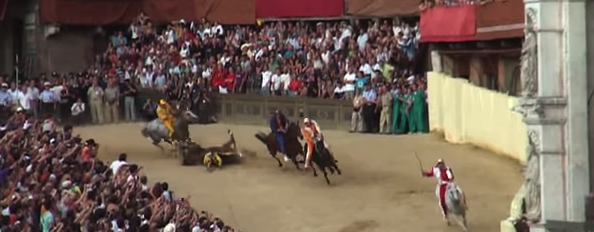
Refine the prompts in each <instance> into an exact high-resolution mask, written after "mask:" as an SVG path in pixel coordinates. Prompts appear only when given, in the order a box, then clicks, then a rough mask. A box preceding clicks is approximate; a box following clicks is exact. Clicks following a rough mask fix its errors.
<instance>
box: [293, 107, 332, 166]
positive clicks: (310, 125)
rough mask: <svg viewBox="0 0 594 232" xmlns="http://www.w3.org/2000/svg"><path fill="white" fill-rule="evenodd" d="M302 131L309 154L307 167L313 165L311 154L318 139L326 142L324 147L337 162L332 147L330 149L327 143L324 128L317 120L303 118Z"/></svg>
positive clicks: (306, 162)
mask: <svg viewBox="0 0 594 232" xmlns="http://www.w3.org/2000/svg"><path fill="white" fill-rule="evenodd" d="M301 132H302V134H303V136H304V138H305V141H306V143H307V154H306V156H305V168H307V167H309V165H311V154H312V152H313V150H314V148H315V144H316V142H318V141H322V142H323V143H324V147H325V148H326V150H327V151H328V155H330V158H332V159H333V160H334V162H336V159H335V158H334V155H333V154H332V153H331V152H330V149H328V144H327V143H326V140H324V134H322V129H321V128H320V125H319V124H318V123H317V122H316V121H315V120H313V119H309V118H304V119H303V129H302V131H301Z"/></svg>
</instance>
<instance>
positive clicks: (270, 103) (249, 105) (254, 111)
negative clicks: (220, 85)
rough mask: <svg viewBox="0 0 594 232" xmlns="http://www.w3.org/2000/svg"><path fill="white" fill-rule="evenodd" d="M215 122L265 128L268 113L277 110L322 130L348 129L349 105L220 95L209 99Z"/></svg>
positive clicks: (340, 101) (280, 97)
mask: <svg viewBox="0 0 594 232" xmlns="http://www.w3.org/2000/svg"><path fill="white" fill-rule="evenodd" d="M213 100H214V102H216V105H217V106H218V107H217V115H218V119H219V121H221V122H224V123H230V124H242V125H259V126H263V125H268V119H269V118H270V116H269V115H270V110H271V109H278V110H279V111H281V112H283V113H284V114H285V115H286V116H287V117H288V118H289V119H290V120H300V119H299V110H303V113H304V115H305V117H309V118H312V119H315V120H316V121H317V122H318V123H319V124H320V126H321V127H322V128H324V129H336V130H349V129H350V124H351V114H352V112H353V111H352V106H351V104H350V101H342V100H336V99H317V98H300V97H284V96H257V95H223V94H217V95H214V96H213Z"/></svg>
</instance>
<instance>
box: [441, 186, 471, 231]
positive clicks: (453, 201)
mask: <svg viewBox="0 0 594 232" xmlns="http://www.w3.org/2000/svg"><path fill="white" fill-rule="evenodd" d="M465 198H466V197H465V195H464V193H463V192H462V190H461V189H460V187H459V186H458V185H456V184H455V183H452V182H450V183H448V185H447V190H446V194H445V203H446V207H447V210H448V215H450V216H452V217H453V218H454V220H455V221H456V222H457V223H458V225H460V226H461V227H462V229H463V230H464V231H465V232H467V231H468V227H467V225H466V210H467V209H468V208H467V207H466V199H465ZM448 225H449V221H448Z"/></svg>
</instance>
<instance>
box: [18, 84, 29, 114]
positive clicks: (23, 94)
mask: <svg viewBox="0 0 594 232" xmlns="http://www.w3.org/2000/svg"><path fill="white" fill-rule="evenodd" d="M17 98H18V100H19V106H20V108H21V109H23V110H24V111H25V112H30V111H31V95H30V94H28V93H27V87H25V86H24V85H23V86H21V89H20V90H19V91H18V92H17Z"/></svg>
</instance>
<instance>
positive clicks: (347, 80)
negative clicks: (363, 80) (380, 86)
mask: <svg viewBox="0 0 594 232" xmlns="http://www.w3.org/2000/svg"><path fill="white" fill-rule="evenodd" d="M356 80H357V74H356V73H355V69H354V68H352V67H349V71H348V72H347V73H346V74H345V75H344V77H343V78H342V81H343V82H344V88H343V90H344V92H345V94H346V98H347V99H353V97H354V96H355V81H356Z"/></svg>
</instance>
